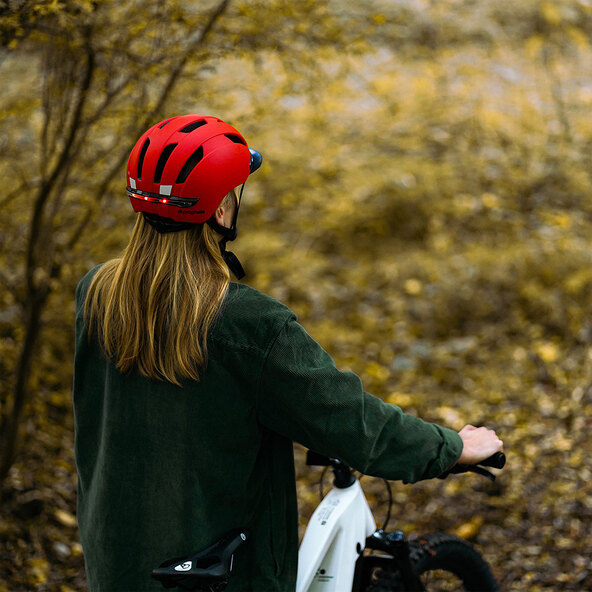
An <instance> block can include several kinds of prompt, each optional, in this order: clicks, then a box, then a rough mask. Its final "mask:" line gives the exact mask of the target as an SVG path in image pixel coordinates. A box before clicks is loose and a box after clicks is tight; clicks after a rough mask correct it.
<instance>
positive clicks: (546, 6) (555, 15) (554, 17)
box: [540, 0, 562, 27]
mask: <svg viewBox="0 0 592 592" xmlns="http://www.w3.org/2000/svg"><path fill="white" fill-rule="evenodd" d="M540 10H541V15H542V17H543V18H544V19H545V21H547V23H549V24H550V25H552V26H554V27H556V26H558V25H560V24H561V21H562V18H561V8H560V7H559V6H558V5H557V2H551V1H550V0H548V1H545V2H541V5H540Z"/></svg>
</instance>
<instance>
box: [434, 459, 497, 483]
mask: <svg viewBox="0 0 592 592" xmlns="http://www.w3.org/2000/svg"><path fill="white" fill-rule="evenodd" d="M505 464H506V455H505V454H504V453H503V452H496V453H495V454H492V455H491V456H490V457H488V458H486V459H485V460H482V461H481V462H479V463H477V464H476V465H466V464H463V463H457V464H455V465H453V466H452V467H451V468H450V469H448V470H447V471H446V472H444V473H442V474H441V475H440V476H439V477H438V479H446V477H448V475H458V474H460V473H477V474H478V475H482V476H483V477H487V478H488V479H490V480H491V481H495V475H493V474H492V473H490V472H489V471H488V470H486V469H484V468H483V467H491V468H493V469H503V468H504V466H505Z"/></svg>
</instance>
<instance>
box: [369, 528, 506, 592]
mask: <svg viewBox="0 0 592 592" xmlns="http://www.w3.org/2000/svg"><path fill="white" fill-rule="evenodd" d="M409 550H410V558H411V563H412V564H413V568H414V570H415V573H416V574H418V575H419V576H421V575H423V574H425V573H426V572H429V571H432V570H442V571H447V572H450V573H453V574H454V575H455V576H456V577H457V578H458V579H459V580H460V581H461V582H462V584H463V586H464V590H465V591H466V592H498V586H497V583H496V581H495V578H494V577H493V574H492V573H491V570H490V568H489V565H488V564H487V562H486V561H485V559H483V557H482V556H481V555H480V554H479V553H478V552H477V551H476V550H475V549H474V547H473V546H472V545H471V544H470V543H468V542H467V541H465V540H463V539H460V538H458V537H455V536H453V535H450V534H446V533H431V534H427V535H423V536H421V537H419V538H417V539H415V540H413V541H410V542H409ZM366 590H367V592H402V591H403V590H404V587H403V586H402V583H401V579H400V575H399V573H398V571H397V569H396V563H395V562H394V561H393V570H392V571H391V570H385V569H380V570H378V572H377V577H376V579H375V581H374V582H373V583H372V584H371V585H370V586H369V587H368V588H367V589H366ZM427 592H430V589H429V586H428V587H427Z"/></svg>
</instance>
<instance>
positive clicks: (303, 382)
mask: <svg viewBox="0 0 592 592" xmlns="http://www.w3.org/2000/svg"><path fill="white" fill-rule="evenodd" d="M257 410H258V415H259V420H260V422H261V423H262V424H263V425H265V426H266V427H267V428H269V429H271V430H273V431H275V432H278V433H280V434H282V435H284V436H286V437H288V438H290V439H292V440H294V441H296V442H299V443H300V444H302V445H303V446H306V447H307V448H310V449H312V450H314V451H316V452H318V453H321V454H324V455H326V456H330V457H334V458H339V459H341V460H342V461H343V462H345V463H346V464H348V465H349V466H351V467H352V468H354V469H356V470H358V471H360V472H362V473H364V474H367V475H373V476H376V477H382V478H386V479H393V480H397V479H400V480H403V481H405V482H408V483H413V482H415V481H419V480H421V479H428V478H431V477H437V476H438V475H440V474H441V473H443V472H444V471H445V470H446V469H447V468H449V467H450V466H451V465H452V464H453V463H454V462H456V461H457V460H458V458H459V456H460V454H461V452H462V440H461V439H460V436H459V435H458V434H457V433H456V432H455V431H453V430H450V429H447V428H443V427H441V426H438V425H436V424H433V423H427V422H425V421H423V420H421V419H419V418H417V417H414V416H412V415H408V414H405V413H403V412H402V411H401V409H400V408H399V407H396V406H395V405H389V404H387V403H384V402H383V401H382V400H381V399H379V398H377V397H375V396H373V395H371V394H369V393H367V392H365V391H364V390H363V388H362V383H361V381H360V379H359V378H358V376H356V375H355V374H353V373H351V372H342V371H339V370H338V369H337V368H336V367H335V363H334V361H333V359H332V358H331V357H330V356H329V354H327V352H325V351H324V350H323V348H322V347H321V346H320V345H319V344H318V343H317V342H316V341H314V339H312V338H311V337H310V336H309V335H308V334H307V333H306V331H305V330H304V328H303V327H302V326H301V325H300V324H299V323H298V322H297V321H296V319H295V318H294V317H292V318H290V319H289V320H288V321H287V322H286V323H285V324H284V326H283V328H282V329H281V331H280V332H279V334H278V335H277V338H276V339H275V341H274V342H273V344H272V345H271V347H270V348H269V351H268V352H267V356H266V360H265V363H264V366H263V371H262V375H261V379H260V383H259V390H258V401H257Z"/></svg>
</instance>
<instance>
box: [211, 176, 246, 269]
mask: <svg viewBox="0 0 592 592" xmlns="http://www.w3.org/2000/svg"><path fill="white" fill-rule="evenodd" d="M244 189H245V184H244V183H243V184H242V186H241V190H240V195H239V198H238V203H237V204H236V208H235V209H234V215H233V216H232V223H231V225H230V228H228V227H227V226H222V225H221V224H218V222H217V221H216V218H215V215H214V216H212V217H211V218H210V219H209V220H208V221H207V222H206V224H207V225H208V226H209V227H210V228H211V229H212V230H215V231H216V232H217V233H218V234H221V235H222V239H221V240H220V243H219V244H220V254H221V255H222V258H223V259H224V261H225V262H226V265H228V269H230V271H232V273H233V274H234V276H235V277H236V279H237V280H240V279H242V278H244V277H245V270H244V269H243V266H242V265H241V263H240V261H239V260H238V257H237V256H236V255H235V254H234V253H233V252H231V251H227V250H226V243H227V242H228V241H233V240H234V239H235V238H236V237H237V235H238V229H237V227H236V221H237V219H238V210H239V208H240V204H241V201H242V198H243V191H244Z"/></svg>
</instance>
